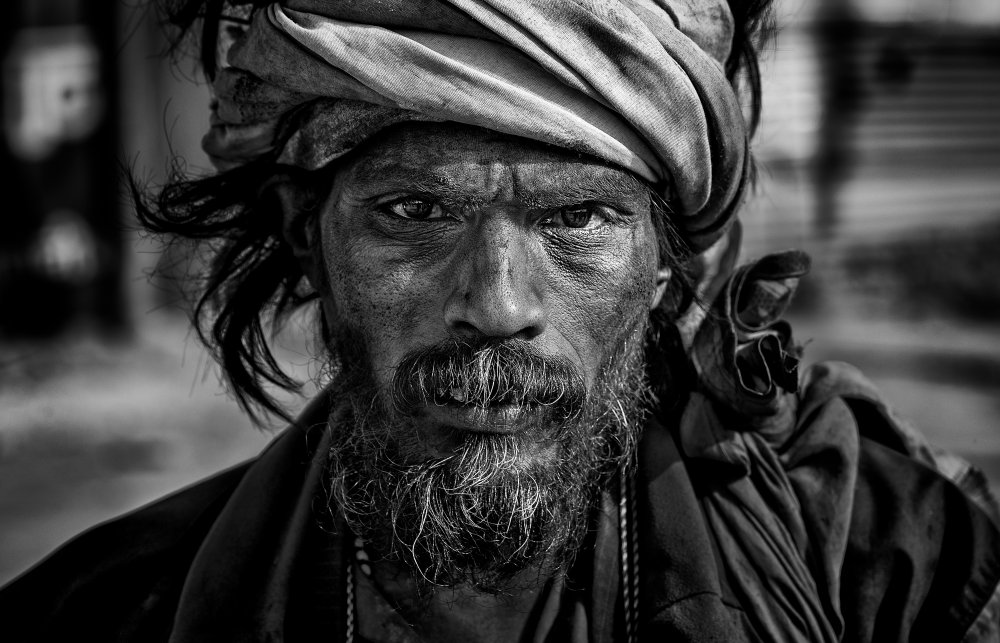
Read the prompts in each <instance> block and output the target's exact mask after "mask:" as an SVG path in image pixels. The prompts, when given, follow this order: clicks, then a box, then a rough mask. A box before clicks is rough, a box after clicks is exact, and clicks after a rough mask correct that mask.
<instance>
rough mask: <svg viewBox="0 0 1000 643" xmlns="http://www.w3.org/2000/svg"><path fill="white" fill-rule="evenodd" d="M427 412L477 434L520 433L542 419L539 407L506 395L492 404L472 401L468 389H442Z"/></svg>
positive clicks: (433, 418)
mask: <svg viewBox="0 0 1000 643" xmlns="http://www.w3.org/2000/svg"><path fill="white" fill-rule="evenodd" d="M422 411H423V414H424V415H425V416H426V417H427V418H428V419H430V420H432V421H433V422H435V423H439V424H442V425H444V426H447V427H451V428H456V429H460V430H463V431H470V432H473V433H502V434H511V433H518V432H520V431H524V430H526V429H528V428H529V427H530V426H531V425H532V424H534V423H535V422H533V421H532V420H538V419H540V418H538V410H537V409H536V408H534V407H533V406H529V405H525V404H523V403H520V402H517V401H515V400H514V399H513V396H504V397H501V398H499V399H498V400H497V401H495V402H492V401H491V403H489V404H486V405H484V404H481V403H480V402H479V401H478V400H477V401H471V400H470V395H469V394H468V391H467V390H466V389H463V388H460V387H452V388H447V389H445V388H441V389H438V390H437V391H435V395H434V399H433V400H432V401H430V402H429V403H428V404H426V405H425V406H424V407H423V409H422Z"/></svg>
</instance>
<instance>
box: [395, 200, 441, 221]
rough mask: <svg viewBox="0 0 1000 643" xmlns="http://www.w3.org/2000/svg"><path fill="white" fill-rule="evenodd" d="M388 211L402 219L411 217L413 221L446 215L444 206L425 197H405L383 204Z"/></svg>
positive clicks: (439, 217)
mask: <svg viewBox="0 0 1000 643" xmlns="http://www.w3.org/2000/svg"><path fill="white" fill-rule="evenodd" d="M385 209H386V210H388V211H389V212H390V213H392V214H394V215H396V216H397V217H401V218H403V219H413V220H415V221H427V220H429V219H430V220H433V219H444V218H446V217H447V214H445V211H444V208H442V207H441V206H440V205H439V204H437V203H434V202H433V201H427V200H425V199H405V200H403V201H396V202H395V203H390V204H388V205H387V206H385Z"/></svg>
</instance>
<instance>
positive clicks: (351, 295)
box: [323, 223, 428, 384]
mask: <svg viewBox="0 0 1000 643" xmlns="http://www.w3.org/2000/svg"><path fill="white" fill-rule="evenodd" d="M323 251H324V261H325V265H326V274H327V279H328V282H329V284H330V296H329V298H330V299H331V301H332V305H333V308H334V310H335V311H336V321H335V322H334V323H338V324H346V325H348V326H349V327H350V328H351V329H352V330H353V331H354V334H356V335H359V336H360V337H363V338H364V340H365V343H366V348H367V351H368V355H369V358H370V359H371V362H372V366H373V367H374V369H375V375H376V378H377V379H378V380H379V381H380V383H382V384H386V383H388V381H389V379H390V378H391V371H392V367H394V366H395V365H396V364H398V363H399V362H400V361H401V359H402V358H403V356H404V355H405V354H406V353H407V352H409V350H412V346H413V345H414V341H415V340H416V339H417V338H418V335H419V333H418V332H417V329H418V328H419V326H420V320H421V319H423V318H425V317H426V308H427V304H428V297H427V296H426V289H425V288H423V287H422V286H421V285H420V283H419V281H420V280H419V279H418V277H417V275H416V273H415V271H414V270H413V267H412V266H410V265H408V264H402V263H400V262H398V261H393V260H392V259H391V255H387V253H385V252H381V251H380V250H379V246H378V245H377V244H375V243H373V242H372V240H370V239H367V238H366V236H365V234H364V233H363V231H359V230H356V229H351V228H349V227H347V226H341V225H337V224H336V223H334V224H330V225H328V226H325V227H324V230H323Z"/></svg>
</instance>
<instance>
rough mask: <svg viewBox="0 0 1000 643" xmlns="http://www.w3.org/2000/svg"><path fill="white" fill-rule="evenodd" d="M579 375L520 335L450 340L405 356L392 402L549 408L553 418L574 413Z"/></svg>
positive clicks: (404, 406)
mask: <svg viewBox="0 0 1000 643" xmlns="http://www.w3.org/2000/svg"><path fill="white" fill-rule="evenodd" d="M586 397H587V390H586V385H585V383H584V379H583V376H582V375H581V374H580V373H579V371H578V370H577V368H576V367H575V366H574V365H573V364H572V363H571V362H570V361H569V360H567V359H565V358H563V357H559V356H548V355H543V354H541V353H540V352H539V351H538V349H537V348H535V347H533V346H532V345H531V344H529V343H528V342H525V341H524V340H519V339H495V338H485V337H484V338H481V339H477V340H448V341H444V342H441V343H439V344H436V345H434V346H431V347H428V348H426V349H422V350H420V351H416V352H414V353H411V354H409V355H407V356H406V357H405V358H403V360H402V361H401V362H400V365H399V367H398V368H397V369H396V374H395V377H394V380H393V404H394V406H395V408H396V409H397V410H398V411H401V412H407V411H409V410H412V409H414V408H417V407H419V406H423V405H427V404H462V405H475V406H479V407H484V408H486V407H490V406H501V405H511V406H520V407H526V408H538V407H547V410H548V412H549V413H551V414H552V416H554V417H553V419H557V420H566V419H570V418H572V417H575V416H576V415H578V414H579V413H580V412H581V410H582V409H583V407H584V403H585V401H586Z"/></svg>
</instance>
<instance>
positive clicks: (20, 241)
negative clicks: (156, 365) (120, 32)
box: [0, 0, 125, 336]
mask: <svg viewBox="0 0 1000 643" xmlns="http://www.w3.org/2000/svg"><path fill="white" fill-rule="evenodd" d="M10 4H11V6H10V7H9V8H8V11H7V16H6V19H5V20H4V21H3V23H2V25H0V52H2V54H0V55H2V61H3V63H2V65H3V85H2V86H3V100H2V121H3V138H2V141H3V142H2V145H0V164H2V171H3V172H4V182H5V185H7V186H8V189H7V190H6V191H5V195H4V196H5V199H6V203H5V204H4V211H5V213H6V216H5V217H4V232H3V234H2V235H0V302H2V304H0V332H2V333H4V334H5V335H11V334H13V335H36V336H37V335H47V334H52V333H55V332H58V331H59V330H60V329H62V328H64V327H66V326H67V325H69V324H71V323H74V322H76V321H78V320H79V319H81V318H86V319H87V320H89V321H91V322H93V323H95V324H97V325H99V326H100V327H102V328H104V329H108V330H112V331H115V330H120V329H121V328H122V327H123V325H124V323H125V302H124V294H123V288H122V265H123V255H122V253H123V248H122V234H121V224H120V222H119V218H118V198H117V175H118V166H117V162H116V158H117V157H116V152H117V148H118V121H119V117H118V104H117V102H116V97H117V95H118V72H117V61H116V56H115V53H116V52H115V50H114V46H113V43H114V42H115V38H116V19H115V18H116V6H115V3H105V2H101V3H97V2H85V1H83V0H32V1H31V2H29V1H27V0H21V1H18V2H13V3H10Z"/></svg>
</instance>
